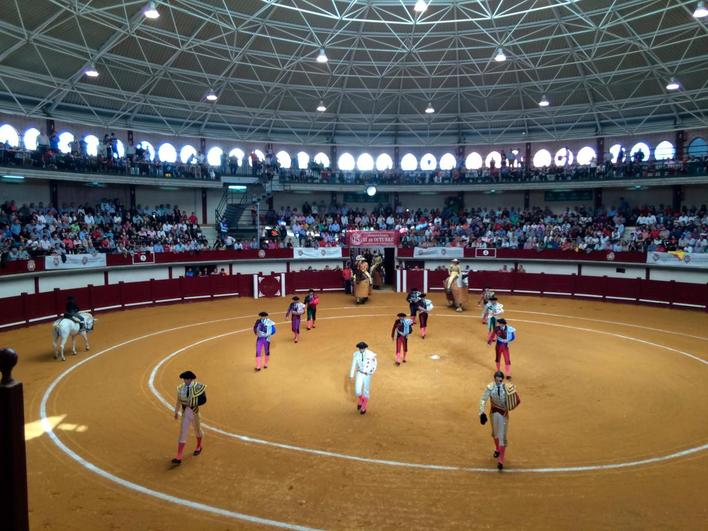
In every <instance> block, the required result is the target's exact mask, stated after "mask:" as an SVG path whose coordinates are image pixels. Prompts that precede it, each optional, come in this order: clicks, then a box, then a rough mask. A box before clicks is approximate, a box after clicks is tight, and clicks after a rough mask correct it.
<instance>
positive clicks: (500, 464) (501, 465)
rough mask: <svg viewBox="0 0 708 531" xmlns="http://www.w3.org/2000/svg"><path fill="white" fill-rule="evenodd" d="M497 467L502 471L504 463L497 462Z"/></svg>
mask: <svg viewBox="0 0 708 531" xmlns="http://www.w3.org/2000/svg"><path fill="white" fill-rule="evenodd" d="M497 469H498V470H499V471H500V472H501V471H502V470H504V463H497Z"/></svg>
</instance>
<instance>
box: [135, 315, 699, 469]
mask: <svg viewBox="0 0 708 531" xmlns="http://www.w3.org/2000/svg"><path fill="white" fill-rule="evenodd" d="M387 315H388V314H360V315H342V316H337V317H325V318H323V319H322V320H325V319H326V320H336V319H348V318H351V317H357V318H358V317H381V316H387ZM440 317H453V318H464V317H465V316H461V315H440ZM517 321H518V322H527V323H533V324H541V325H547V326H556V327H559V328H571V329H577V330H582V331H587V332H597V333H600V334H605V335H609V336H614V337H618V338H621V339H627V340H631V341H640V342H642V343H646V344H648V345H651V346H654V347H657V348H662V349H666V350H669V351H672V352H676V353H679V354H682V355H684V356H687V357H689V358H691V359H694V360H696V361H700V362H701V363H704V364H705V363H707V362H706V361H705V360H702V359H701V358H699V357H697V356H694V355H692V354H689V353H687V352H682V351H680V350H677V349H674V348H671V347H667V346H665V345H660V344H658V343H652V342H650V341H644V340H637V339H635V338H633V337H629V336H624V335H621V334H615V333H612V332H605V331H602V330H594V329H591V328H576V327H572V326H568V325H560V324H556V323H546V322H543V321H522V320H520V319H517ZM286 322H287V321H286ZM278 324H280V323H278ZM246 330H248V329H245V330H235V331H232V332H226V333H224V334H218V335H215V336H212V337H208V338H204V339H200V340H199V341H195V342H194V343H191V344H189V345H187V346H185V347H182V348H180V349H178V350H175V351H174V352H171V353H170V354H168V355H167V356H165V357H164V358H162V360H160V361H159V362H158V363H157V365H155V367H153V369H152V371H151V372H150V376H149V378H148V386H149V388H150V391H151V392H152V393H153V395H155V397H156V398H157V399H158V400H159V401H160V402H161V403H162V404H163V405H164V406H165V407H166V408H168V409H170V410H171V409H172V407H173V405H172V404H170V402H169V401H168V400H166V399H165V397H164V396H162V394H161V393H160V392H159V391H158V390H157V388H156V387H155V378H156V376H157V373H158V372H159V370H160V368H161V367H162V366H163V365H164V364H165V363H166V362H168V361H169V360H171V359H172V358H174V357H175V356H177V355H179V354H181V353H182V352H184V351H186V350H189V349H190V348H193V347H195V346H198V345H201V344H203V343H206V342H208V341H213V340H216V339H221V338H223V337H227V336H230V335H235V334H239V333H242V332H244V331H246ZM202 426H203V427H204V428H206V429H208V430H210V431H213V432H215V433H218V434H220V435H223V436H225V437H229V438H232V439H237V440H240V441H243V442H247V443H252V444H260V445H264V446H271V447H274V448H280V449H284V450H292V451H297V452H302V453H307V454H312V455H318V456H323V457H332V458H337V459H345V460H349V461H358V462H363V463H369V464H377V465H389V466H397V467H406V468H417V469H425V470H442V471H456V472H485V473H489V472H494V473H496V472H498V471H497V469H496V468H481V467H460V466H451V465H434V464H426V463H411V462H406V461H395V460H389V459H375V458H369V457H361V456H356V455H350V454H343V453H339V452H331V451H328V450H319V449H316V448H307V447H302V446H296V445H291V444H285V443H280V442H275V441H269V440H267V439H260V438H255V437H250V436H248V435H242V434H238V433H233V432H230V431H226V430H223V429H221V428H217V427H216V426H212V425H210V424H208V423H205V422H202ZM705 449H708V444H703V445H700V446H695V447H693V448H688V449H685V450H681V451H678V452H674V453H671V454H667V455H662V456H657V457H650V458H646V459H641V460H637V461H627V462H624V463H609V464H600V465H585V466H569V467H543V468H510V469H506V471H507V472H511V473H526V474H529V473H536V474H548V473H568V472H590V471H601V470H613V469H620V468H630V467H637V466H640V465H646V464H651V463H659V462H662V461H668V460H671V459H676V458H678V457H683V456H686V455H691V454H694V453H698V452H701V451H703V450H705Z"/></svg>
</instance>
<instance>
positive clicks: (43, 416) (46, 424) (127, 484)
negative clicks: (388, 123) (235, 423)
mask: <svg viewBox="0 0 708 531" xmlns="http://www.w3.org/2000/svg"><path fill="white" fill-rule="evenodd" d="M389 307H390V306H389ZM323 309H324V308H323ZM327 309H330V310H335V309H352V307H350V306H341V307H332V308H327ZM509 311H518V312H521V310H509ZM526 313H542V312H526ZM377 315H388V314H377ZM436 315H439V316H442V317H465V316H457V315H444V314H436ZM548 315H551V316H555V315H557V314H548ZM248 317H252V316H251V315H244V316H237V317H227V318H223V319H214V320H211V321H202V322H199V323H192V324H188V325H183V326H178V327H174V328H168V329H164V330H158V331H156V332H152V333H150V334H145V335H143V336H140V337H137V338H133V339H129V340H127V341H123V342H121V343H117V344H116V345H113V346H111V347H108V348H106V349H104V350H101V351H99V352H97V353H96V354H93V355H91V356H89V357H88V358H85V359H83V360H81V361H79V362H78V363H76V364H75V365H72V366H71V367H69V368H68V369H67V370H65V371H64V372H62V373H61V374H60V375H59V376H57V378H55V379H54V380H53V381H52V383H51V384H50V385H49V387H48V388H47V390H46V391H45V393H44V395H43V396H42V401H41V404H40V410H39V415H40V420H41V423H42V426H43V428H44V430H45V431H46V432H47V434H48V436H49V438H50V439H51V440H52V442H53V443H54V444H55V445H56V446H57V447H58V448H59V449H60V450H61V451H62V452H64V453H65V454H66V455H67V456H69V457H70V458H72V459H73V460H75V461H76V462H78V463H79V464H80V465H81V466H83V467H84V468H86V469H87V470H89V471H91V472H93V473H95V474H97V475H99V476H101V477H103V478H105V479H108V480H109V481H113V482H114V483H116V484H118V485H121V486H122V487H124V488H127V489H130V490H133V491H136V492H140V493H142V494H146V495H148V496H153V497H155V498H157V499H161V500H163V501H167V502H169V503H174V504H176V505H181V506H183V507H189V508H192V509H197V510H201V511H204V512H209V513H212V514H216V515H219V516H225V517H229V518H233V519H236V520H242V521H247V522H252V523H260V524H263V525H270V526H273V527H280V528H285V529H309V528H307V527H303V526H298V525H294V524H289V523H286V522H279V521H276V520H270V519H267V518H261V517H257V516H252V515H248V514H244V513H239V512H234V511H228V510H225V509H221V508H219V507H214V506H211V505H207V504H203V503H199V502H194V501H191V500H186V499H183V498H178V497H176V496H172V495H169V494H165V493H163V492H159V491H155V490H152V489H148V488H146V487H144V486H142V485H139V484H137V483H133V482H131V481H128V480H125V479H123V478H120V477H118V476H116V475H114V474H111V473H110V472H107V471H106V470H103V469H101V468H99V467H97V466H96V465H94V464H93V463H91V462H89V461H87V460H86V459H84V458H83V457H81V456H80V455H78V454H77V453H76V452H74V451H73V450H71V449H70V448H69V447H67V446H66V445H65V444H64V443H63V442H62V441H61V439H59V437H58V436H57V435H56V433H55V432H54V429H53V427H52V425H51V422H50V421H49V419H48V417H47V402H48V401H49V398H50V397H51V394H52V392H53V391H54V389H55V388H56V387H57V385H58V384H59V383H60V382H61V381H62V380H63V379H64V378H66V377H67V376H68V375H69V374H70V373H71V372H73V371H74V370H76V369H77V368H78V367H81V366H82V365H83V364H85V363H88V362H89V361H91V360H93V359H95V358H97V357H99V356H102V355H103V354H105V353H107V352H111V351H113V350H115V349H117V348H120V347H123V346H125V345H128V344H130V343H134V342H137V341H141V340H143V339H147V338H150V337H154V336H157V335H161V334H166V333H170V332H174V331H177V330H183V329H186V328H192V327H195V326H203V325H207V324H214V323H219V322H225V321H232V320H236V319H244V318H248ZM348 317H349V316H339V317H322V318H321V319H322V320H325V319H336V318H348ZM357 317H359V316H357ZM559 317H567V316H559ZM577 319H585V320H592V321H599V322H607V323H610V324H624V323H618V322H613V321H600V320H595V319H587V318H582V317H577ZM541 324H549V323H541ZM556 326H563V325H556ZM626 326H634V327H637V328H647V327H641V326H639V325H626ZM571 328H572V327H571ZM649 329H651V328H649ZM245 330H248V329H244V331H245ZM587 330H588V331H591V332H601V331H599V330H592V329H587ZM652 330H657V329H652ZM231 333H234V332H231ZM670 333H674V334H677V333H678V332H670ZM607 334H608V335H618V334H611V333H609V332H607ZM227 335H228V334H227ZM684 335H686V334H684ZM618 336H619V335H618ZM619 337H626V336H619ZM691 337H698V336H691ZM627 339H632V340H636V339H635V338H627ZM640 341H641V340H640ZM642 342H645V341H642ZM645 343H649V342H645ZM649 344H651V343H649ZM656 346H658V347H660V348H666V349H668V350H672V351H676V350H675V349H672V348H670V347H665V346H663V345H656ZM182 350H184V349H182ZM676 352H679V353H681V354H684V355H687V356H689V357H691V358H693V359H697V360H698V361H701V362H702V363H706V362H705V361H704V360H701V359H700V358H697V357H695V356H693V355H691V354H688V353H683V352H681V351H676ZM175 355H176V354H175ZM161 363H163V362H161ZM159 366H160V364H158V366H156V368H155V369H153V373H151V375H150V379H151V380H150V386H151V391H153V393H155V392H156V389H155V390H153V389H154V385H153V381H154V374H155V373H156V370H157V368H158V367H159ZM157 396H158V399H159V400H160V401H161V402H162V403H163V404H165V405H166V406H167V407H168V408H170V409H171V405H170V404H169V403H166V402H165V401H164V399H163V398H162V397H161V396H160V395H159V393H158V394H157ZM205 427H207V428H208V429H211V430H213V431H215V432H217V433H222V434H223V435H225V436H229V437H235V438H238V439H241V440H243V441H245V442H251V443H255V444H266V445H270V446H274V447H279V448H283V449H288V450H295V451H300V452H306V453H311V454H314V455H323V456H327V457H339V458H342V459H348V460H352V461H360V462H368V463H377V464H386V465H390V466H399V467H409V468H419V469H427V470H449V471H464V472H496V470H495V469H487V468H475V467H455V466H445V465H426V464H420V463H405V462H399V461H390V460H377V459H371V458H363V457H357V456H349V455H345V454H337V453H334V452H326V451H323V450H315V449H305V448H300V447H297V446H292V445H286V444H281V443H273V442H270V441H265V440H261V439H254V438H251V437H248V436H243V435H236V434H230V433H228V432H225V431H223V430H219V429H218V428H213V427H211V426H206V425H205ZM707 448H708V444H704V445H701V446H696V447H693V448H688V449H686V450H681V451H679V452H674V453H671V454H668V455H664V456H659V457H652V458H648V459H642V460H639V461H630V462H626V463H614V464H606V465H589V466H576V467H562V468H530V469H509V470H507V473H509V472H511V473H559V472H586V471H595V470H612V469H620V468H628V467H636V466H640V465H645V464H651V463H658V462H662V461H668V460H671V459H675V458H678V457H684V456H686V455H691V454H694V453H698V452H701V451H703V450H705V449H707Z"/></svg>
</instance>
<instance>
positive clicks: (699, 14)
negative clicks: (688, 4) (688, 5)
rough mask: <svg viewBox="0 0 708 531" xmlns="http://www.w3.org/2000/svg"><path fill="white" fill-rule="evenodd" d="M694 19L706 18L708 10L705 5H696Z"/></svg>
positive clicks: (699, 3) (702, 3) (700, 3)
mask: <svg viewBox="0 0 708 531" xmlns="http://www.w3.org/2000/svg"><path fill="white" fill-rule="evenodd" d="M693 16H694V18H705V17H708V9H706V4H705V3H704V2H698V4H697V5H696V10H695V11H694V12H693Z"/></svg>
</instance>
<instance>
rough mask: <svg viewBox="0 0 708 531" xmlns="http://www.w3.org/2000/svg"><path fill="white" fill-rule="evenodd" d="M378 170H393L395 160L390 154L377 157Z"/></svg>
mask: <svg viewBox="0 0 708 531" xmlns="http://www.w3.org/2000/svg"><path fill="white" fill-rule="evenodd" d="M376 169H377V170H379V171H386V170H392V169H393V159H392V158H391V156H390V155H389V154H388V153H381V155H379V156H378V157H376Z"/></svg>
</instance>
